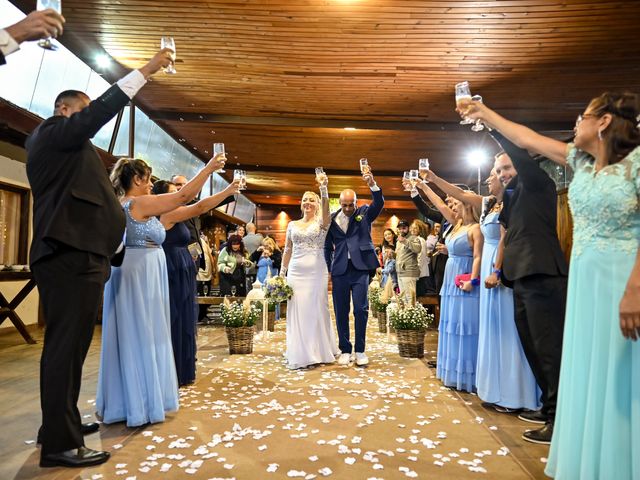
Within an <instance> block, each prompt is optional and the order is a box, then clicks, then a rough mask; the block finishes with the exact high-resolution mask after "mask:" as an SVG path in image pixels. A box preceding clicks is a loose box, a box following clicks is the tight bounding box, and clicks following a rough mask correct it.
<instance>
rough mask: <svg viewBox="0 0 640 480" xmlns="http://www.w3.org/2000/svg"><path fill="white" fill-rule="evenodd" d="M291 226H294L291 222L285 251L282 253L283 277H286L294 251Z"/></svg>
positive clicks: (285, 242) (286, 237)
mask: <svg viewBox="0 0 640 480" xmlns="http://www.w3.org/2000/svg"><path fill="white" fill-rule="evenodd" d="M291 225H292V223H291V222H289V225H287V233H286V236H285V241H284V250H283V251H282V268H281V273H282V274H283V275H286V273H287V269H288V268H289V260H291V252H292V250H293V242H292V240H291Z"/></svg>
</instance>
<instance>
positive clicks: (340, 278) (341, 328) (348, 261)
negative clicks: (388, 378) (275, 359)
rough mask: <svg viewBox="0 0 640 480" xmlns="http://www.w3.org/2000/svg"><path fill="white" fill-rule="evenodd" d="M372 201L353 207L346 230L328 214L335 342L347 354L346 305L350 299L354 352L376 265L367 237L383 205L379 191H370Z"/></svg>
mask: <svg viewBox="0 0 640 480" xmlns="http://www.w3.org/2000/svg"><path fill="white" fill-rule="evenodd" d="M371 194H372V195H373V202H372V203H371V205H364V206H362V207H359V208H357V209H356V210H355V212H354V213H353V215H351V217H349V226H348V228H347V232H346V233H345V232H343V231H342V229H341V228H340V227H339V226H338V224H337V223H336V222H335V218H336V215H337V214H338V213H339V212H336V213H334V214H333V215H332V216H331V225H330V226H329V232H328V233H327V239H326V241H325V246H324V247H325V248H324V251H325V260H326V261H327V268H328V269H329V272H330V273H331V282H332V285H333V292H332V294H333V308H334V310H335V314H336V324H337V327H338V342H339V347H340V351H341V352H342V353H351V352H352V350H353V348H352V344H351V341H350V340H349V336H350V335H349V310H350V308H349V306H350V299H351V298H352V299H353V316H354V317H355V329H356V342H355V351H356V352H358V353H363V352H364V346H365V335H366V330H367V317H368V315H369V308H368V306H369V299H368V298H367V291H368V287H369V272H370V271H371V270H375V269H376V268H378V267H379V266H380V262H379V261H378V256H377V255H376V252H375V247H374V245H373V241H372V240H371V224H372V223H373V221H374V220H375V219H376V218H377V217H378V215H379V214H380V212H381V211H382V207H383V206H384V197H383V196H382V190H378V191H375V192H371Z"/></svg>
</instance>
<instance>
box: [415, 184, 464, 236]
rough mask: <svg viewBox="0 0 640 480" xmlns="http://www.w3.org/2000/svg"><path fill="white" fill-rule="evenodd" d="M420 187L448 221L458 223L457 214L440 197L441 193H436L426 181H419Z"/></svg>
mask: <svg viewBox="0 0 640 480" xmlns="http://www.w3.org/2000/svg"><path fill="white" fill-rule="evenodd" d="M417 186H418V188H419V189H420V190H422V191H423V192H424V193H425V195H426V196H427V198H428V199H429V200H430V201H431V203H433V205H434V206H435V207H436V208H437V209H438V211H439V212H440V213H441V214H442V216H443V217H444V218H445V220H446V221H447V222H449V223H450V224H452V225H454V224H455V223H456V219H455V216H454V215H453V212H452V211H451V209H450V208H449V207H447V204H446V203H444V200H442V199H441V198H440V196H439V195H437V194H436V192H434V191H433V190H431V188H430V187H429V186H428V185H427V184H426V183H422V182H420V183H418V185H417Z"/></svg>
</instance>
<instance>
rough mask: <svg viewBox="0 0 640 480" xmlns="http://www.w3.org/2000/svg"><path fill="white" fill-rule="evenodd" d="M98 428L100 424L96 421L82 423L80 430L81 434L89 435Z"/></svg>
mask: <svg viewBox="0 0 640 480" xmlns="http://www.w3.org/2000/svg"><path fill="white" fill-rule="evenodd" d="M98 430H100V424H99V423H98V422H91V423H83V424H82V426H81V427H80V431H81V432H82V434H83V435H89V434H90V433H94V432H97V431H98Z"/></svg>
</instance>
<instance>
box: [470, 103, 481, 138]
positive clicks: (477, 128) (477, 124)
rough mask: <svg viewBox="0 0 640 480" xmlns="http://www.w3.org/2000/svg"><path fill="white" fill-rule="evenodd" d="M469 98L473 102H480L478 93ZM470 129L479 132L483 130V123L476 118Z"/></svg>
mask: <svg viewBox="0 0 640 480" xmlns="http://www.w3.org/2000/svg"><path fill="white" fill-rule="evenodd" d="M471 100H473V101H474V102H480V103H482V97H481V96H480V95H474V96H473V97H471ZM471 130H473V131H474V132H481V131H482V130H484V125H483V124H482V120H480V119H479V118H478V119H477V120H476V121H475V122H474V124H473V125H472V126H471Z"/></svg>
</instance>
